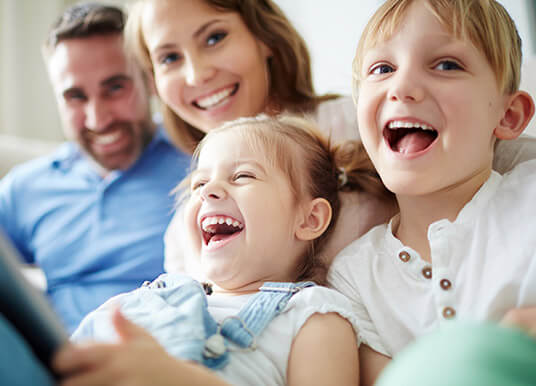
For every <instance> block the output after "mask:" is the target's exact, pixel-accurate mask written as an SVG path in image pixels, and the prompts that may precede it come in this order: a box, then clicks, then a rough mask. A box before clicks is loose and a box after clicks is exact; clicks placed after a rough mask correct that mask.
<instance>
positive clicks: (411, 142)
mask: <svg viewBox="0 0 536 386" xmlns="http://www.w3.org/2000/svg"><path fill="white" fill-rule="evenodd" d="M433 140H434V135H433V134H432V133H430V132H427V131H424V130H419V131H415V132H410V133H408V134H406V135H404V136H403V137H402V138H400V140H399V141H398V143H397V144H396V150H397V151H398V152H400V153H404V154H408V153H416V152H419V151H421V150H424V149H426V148H427V147H428V146H430V144H431V143H432V141H433Z"/></svg>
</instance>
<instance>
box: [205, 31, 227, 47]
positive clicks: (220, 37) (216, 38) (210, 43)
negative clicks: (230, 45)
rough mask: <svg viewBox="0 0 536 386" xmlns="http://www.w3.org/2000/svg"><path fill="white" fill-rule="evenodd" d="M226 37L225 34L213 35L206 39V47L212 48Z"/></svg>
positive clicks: (217, 33)
mask: <svg viewBox="0 0 536 386" xmlns="http://www.w3.org/2000/svg"><path fill="white" fill-rule="evenodd" d="M226 36H227V33H226V32H216V33H213V34H211V35H210V36H209V37H208V38H207V45H208V46H214V45H216V44H218V43H219V42H220V41H222V40H223V39H225V37H226Z"/></svg>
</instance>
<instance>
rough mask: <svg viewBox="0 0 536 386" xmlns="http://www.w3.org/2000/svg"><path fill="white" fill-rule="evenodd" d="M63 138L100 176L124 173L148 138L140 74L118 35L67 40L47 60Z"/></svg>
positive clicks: (150, 126)
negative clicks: (75, 145) (77, 148)
mask: <svg viewBox="0 0 536 386" xmlns="http://www.w3.org/2000/svg"><path fill="white" fill-rule="evenodd" d="M47 65H48V72H49V76H50V80H51V83H52V87H53V89H54V94H55V95H56V100H57V102H58V109H59V113H60V117H61V120H62V123H63V128H64V133H65V135H66V137H67V138H68V139H70V140H73V141H76V142H77V143H78V144H79V145H80V147H81V149H82V150H83V151H84V152H85V153H86V154H87V155H88V156H89V157H90V158H91V159H93V161H95V162H96V164H97V166H98V167H99V169H101V172H102V174H106V173H107V172H108V171H111V170H115V169H121V170H126V169H128V168H129V167H130V166H132V165H133V164H134V162H135V161H136V160H137V159H138V158H139V156H140V155H141V153H142V151H143V149H144V147H145V145H147V143H149V141H150V140H151V138H152V135H153V133H154V130H155V129H154V124H153V123H152V121H151V117H150V110H149V100H148V95H147V90H146V87H145V85H144V83H143V79H142V75H141V72H140V70H139V69H138V68H137V67H135V65H134V64H133V63H131V62H129V61H128V60H127V58H126V56H125V54H124V51H123V39H122V37H121V36H120V35H105V36H93V37H88V38H76V39H67V40H64V41H62V42H60V43H59V44H58V45H57V46H56V48H55V50H54V52H53V53H52V54H51V55H50V57H48V59H47Z"/></svg>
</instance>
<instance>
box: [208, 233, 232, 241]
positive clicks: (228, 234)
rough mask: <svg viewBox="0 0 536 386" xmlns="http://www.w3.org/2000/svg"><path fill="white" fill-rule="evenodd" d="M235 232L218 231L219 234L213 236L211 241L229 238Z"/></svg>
mask: <svg viewBox="0 0 536 386" xmlns="http://www.w3.org/2000/svg"><path fill="white" fill-rule="evenodd" d="M233 234H234V233H227V234H226V233H218V234H215V235H214V236H212V237H211V238H210V241H209V243H210V242H213V241H222V240H225V239H228V238H229V237H231V236H232V235H233Z"/></svg>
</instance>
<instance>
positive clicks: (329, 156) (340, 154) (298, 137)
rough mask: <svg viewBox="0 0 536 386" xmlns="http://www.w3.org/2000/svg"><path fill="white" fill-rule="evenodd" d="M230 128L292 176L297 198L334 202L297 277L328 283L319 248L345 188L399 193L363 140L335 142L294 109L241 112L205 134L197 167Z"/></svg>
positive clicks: (379, 193) (389, 195)
mask: <svg viewBox="0 0 536 386" xmlns="http://www.w3.org/2000/svg"><path fill="white" fill-rule="evenodd" d="M229 131H232V132H236V133H237V135H240V137H241V138H242V139H244V140H245V141H246V143H247V144H248V146H249V147H250V148H251V149H252V151H253V152H254V153H255V154H262V155H263V156H264V157H265V159H266V160H267V161H268V162H270V163H271V165H272V166H274V167H275V168H277V169H278V170H281V171H282V172H283V174H284V175H285V176H287V177H288V181H289V184H290V187H291V191H292V193H293V196H294V198H295V200H296V203H299V202H300V201H301V199H303V198H304V197H311V198H318V197H321V198H325V199H326V200H327V201H328V202H329V204H330V205H331V209H332V217H331V221H330V223H329V225H328V227H327V229H326V231H325V232H324V234H323V235H322V236H320V237H319V238H318V239H316V240H314V241H313V242H312V243H311V244H310V247H309V249H308V250H307V251H306V253H305V255H304V256H303V258H302V259H301V260H300V261H301V265H300V267H298V272H299V273H298V275H297V277H296V281H301V280H309V279H313V280H316V281H317V282H320V283H323V281H324V279H325V273H326V272H325V267H324V265H323V264H322V258H321V253H317V252H318V251H321V250H322V248H323V247H324V245H325V244H326V242H327V238H328V237H329V236H330V234H331V233H332V230H333V227H334V224H335V223H336V221H337V218H338V216H339V212H340V208H341V201H340V198H339V192H340V191H362V192H363V191H364V192H369V193H372V194H374V195H375V196H379V197H383V198H385V199H386V200H392V198H393V196H392V193H390V192H389V191H388V190H387V189H386V188H385V187H384V185H383V184H382V182H381V180H380V178H379V176H378V174H377V173H376V171H375V169H374V166H373V165H372V162H371V161H370V159H369V157H368V155H367V153H366V151H365V149H364V148H363V146H362V144H361V142H358V141H347V142H344V143H342V144H339V145H332V144H331V142H330V141H329V139H327V138H325V137H324V136H323V135H322V134H321V133H320V131H319V130H318V129H317V128H316V127H315V126H314V124H313V123H312V122H310V121H309V120H307V119H305V118H302V117H297V116H292V115H288V114H281V115H279V116H277V117H268V116H267V115H260V116H258V117H255V118H240V119H237V120H235V121H231V122H227V123H225V124H224V125H222V126H221V127H219V128H217V129H214V130H211V131H210V133H208V134H207V135H206V136H205V138H203V140H202V141H201V142H200V143H199V145H198V147H197V148H196V150H195V152H194V156H193V161H192V162H193V165H194V168H195V163H196V162H197V159H198V157H199V154H200V152H201V151H202V149H203V146H204V145H205V143H206V142H207V141H210V140H213V139H214V138H215V137H216V136H217V135H218V134H220V133H223V132H229ZM216 140H217V139H216ZM188 188H189V178H187V179H185V180H184V181H183V182H182V183H181V184H180V185H179V187H178V188H177V190H178V191H182V192H185V191H186V190H187V189H188ZM182 198H184V195H183V196H182Z"/></svg>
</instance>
